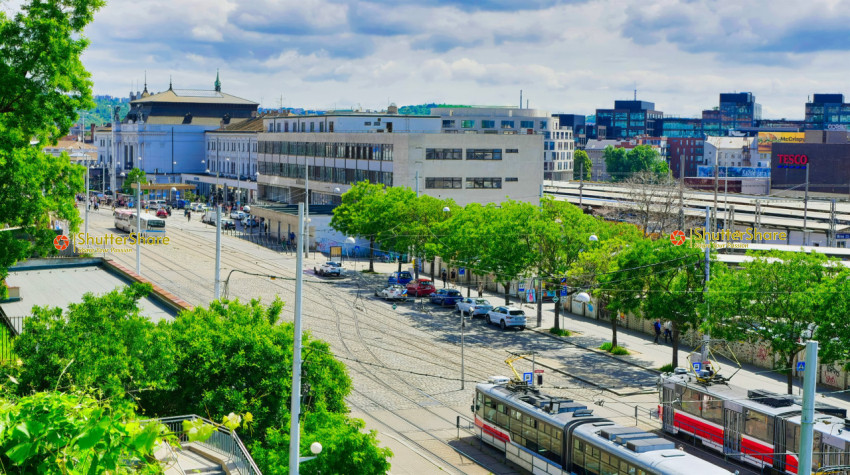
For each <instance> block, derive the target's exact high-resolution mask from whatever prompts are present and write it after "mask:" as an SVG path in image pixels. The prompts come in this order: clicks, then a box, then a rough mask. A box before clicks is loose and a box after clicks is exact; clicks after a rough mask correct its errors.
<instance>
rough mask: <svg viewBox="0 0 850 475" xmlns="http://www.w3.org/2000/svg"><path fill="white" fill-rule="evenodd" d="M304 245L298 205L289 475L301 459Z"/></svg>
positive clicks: (296, 474) (302, 212) (295, 469)
mask: <svg viewBox="0 0 850 475" xmlns="http://www.w3.org/2000/svg"><path fill="white" fill-rule="evenodd" d="M302 245H304V204H303V203H299V204H298V241H297V244H296V250H297V253H296V254H295V256H296V260H295V262H296V263H295V315H294V321H295V332H294V335H293V345H292V346H293V348H292V398H291V400H290V410H289V414H290V417H291V421H290V424H289V473H290V474H291V475H298V464H299V463H300V462H301V457H300V456H299V455H298V452H299V447H300V442H301V440H300V439H301V431H300V427H299V422H300V418H301V343H302V342H301V295H302V292H303V284H304V272H302V271H303V268H304V255H303V254H302V253H301V246H302Z"/></svg>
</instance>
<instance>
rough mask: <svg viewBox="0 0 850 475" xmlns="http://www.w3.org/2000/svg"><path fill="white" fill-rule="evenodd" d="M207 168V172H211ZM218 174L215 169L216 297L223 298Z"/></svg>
mask: <svg viewBox="0 0 850 475" xmlns="http://www.w3.org/2000/svg"><path fill="white" fill-rule="evenodd" d="M209 172H210V171H209V169H207V173H209ZM218 176H219V171H218V170H216V171H215V193H213V196H214V197H215V198H214V199H215V289H214V291H215V299H216V300H218V299H219V298H221V202H220V201H219V199H218Z"/></svg>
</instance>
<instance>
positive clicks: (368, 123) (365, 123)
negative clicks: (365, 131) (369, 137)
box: [363, 122, 372, 125]
mask: <svg viewBox="0 0 850 475" xmlns="http://www.w3.org/2000/svg"><path fill="white" fill-rule="evenodd" d="M363 125H372V123H371V122H363Z"/></svg>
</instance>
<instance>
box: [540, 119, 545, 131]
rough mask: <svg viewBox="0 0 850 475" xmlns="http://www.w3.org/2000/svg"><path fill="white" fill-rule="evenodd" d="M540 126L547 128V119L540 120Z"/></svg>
mask: <svg viewBox="0 0 850 475" xmlns="http://www.w3.org/2000/svg"><path fill="white" fill-rule="evenodd" d="M540 128H541V129H545V128H546V121H545V120H541V121H540Z"/></svg>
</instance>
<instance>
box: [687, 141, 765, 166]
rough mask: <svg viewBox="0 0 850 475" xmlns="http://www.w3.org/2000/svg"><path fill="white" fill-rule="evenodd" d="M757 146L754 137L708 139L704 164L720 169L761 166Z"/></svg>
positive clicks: (705, 145) (705, 146)
mask: <svg viewBox="0 0 850 475" xmlns="http://www.w3.org/2000/svg"><path fill="white" fill-rule="evenodd" d="M756 144H757V139H756V138H754V137H707V138H706V139H705V144H704V155H705V158H704V160H703V162H704V163H705V164H706V165H710V166H712V167H715V166H716V167H720V168H726V167H753V166H760V165H762V164H761V163H758V154H757V153H756V151H757V147H756ZM767 166H770V165H769V164H768V165H767Z"/></svg>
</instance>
